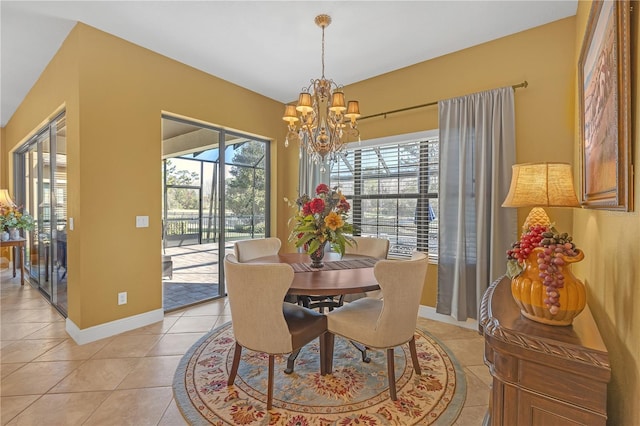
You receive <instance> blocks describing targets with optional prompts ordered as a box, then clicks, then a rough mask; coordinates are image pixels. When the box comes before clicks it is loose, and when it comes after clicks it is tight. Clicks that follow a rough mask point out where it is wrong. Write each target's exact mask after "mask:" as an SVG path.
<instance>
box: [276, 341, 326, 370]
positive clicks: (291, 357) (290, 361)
mask: <svg viewBox="0 0 640 426" xmlns="http://www.w3.org/2000/svg"><path fill="white" fill-rule="evenodd" d="M321 341H322V340H321ZM298 355H300V349H296V350H295V351H293V352H291V353H290V354H289V356H288V357H287V368H285V369H284V372H285V374H291V373H293V367H294V366H295V364H296V358H298Z"/></svg>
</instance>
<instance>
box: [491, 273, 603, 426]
mask: <svg viewBox="0 0 640 426" xmlns="http://www.w3.org/2000/svg"><path fill="white" fill-rule="evenodd" d="M479 327H480V332H481V333H482V334H483V335H484V341H485V343H484V361H485V364H486V365H487V366H488V367H489V371H490V372H491V376H493V384H492V389H491V396H490V400H489V411H488V413H487V416H486V417H485V422H484V424H485V425H492V426H498V425H509V426H511V425H514V426H515V425H538V426H541V425H561V424H562V425H566V424H571V425H589V426H595V425H600V426H605V425H606V422H607V384H608V382H609V380H610V378H611V367H610V365H609V354H608V352H607V348H606V347H605V345H604V343H603V341H602V337H601V336H600V333H599V331H598V327H597V325H596V323H595V321H594V320H593V316H592V315H591V311H589V307H588V306H587V307H586V308H585V309H584V311H582V313H581V314H580V315H578V316H577V317H576V318H575V319H574V320H573V324H572V325H568V326H552V325H546V324H541V323H538V322H535V321H532V320H529V319H527V318H525V317H523V316H522V315H520V310H519V308H518V306H517V305H516V303H515V301H514V300H513V296H512V295H511V280H510V279H509V278H507V277H502V278H500V279H498V280H497V281H496V282H494V283H493V284H492V285H491V286H490V287H489V288H488V289H487V291H486V293H485V294H484V297H483V298H482V303H481V305H480V321H479Z"/></svg>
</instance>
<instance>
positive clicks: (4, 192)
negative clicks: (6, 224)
mask: <svg viewBox="0 0 640 426" xmlns="http://www.w3.org/2000/svg"><path fill="white" fill-rule="evenodd" d="M0 205H4V206H15V205H16V204H15V203H14V202H13V200H12V199H11V197H10V196H9V190H8V189H0Z"/></svg>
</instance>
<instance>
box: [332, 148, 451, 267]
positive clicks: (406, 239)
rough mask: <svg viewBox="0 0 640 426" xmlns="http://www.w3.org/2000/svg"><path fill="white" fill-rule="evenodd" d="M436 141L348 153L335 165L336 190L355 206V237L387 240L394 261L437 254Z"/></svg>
mask: <svg viewBox="0 0 640 426" xmlns="http://www.w3.org/2000/svg"><path fill="white" fill-rule="evenodd" d="M438 153H439V143H438V139H437V138H432V139H425V140H416V141H407V142H401V143H394V144H390V145H383V146H370V147H366V148H358V147H355V148H352V149H348V150H347V151H346V152H345V153H344V154H342V155H341V156H340V157H339V159H338V161H336V162H335V163H333V165H332V168H331V173H330V184H331V186H332V187H333V186H339V187H340V189H341V190H342V193H343V194H344V195H345V196H346V197H347V199H348V200H349V202H350V203H351V206H352V209H351V212H350V213H351V214H350V217H349V220H350V221H352V223H353V224H354V227H355V231H354V235H361V236H370V237H379V238H387V239H389V241H390V249H389V256H390V257H410V256H411V252H412V251H414V250H419V251H424V252H428V253H429V257H431V258H432V259H436V258H437V253H438V163H439V155H438Z"/></svg>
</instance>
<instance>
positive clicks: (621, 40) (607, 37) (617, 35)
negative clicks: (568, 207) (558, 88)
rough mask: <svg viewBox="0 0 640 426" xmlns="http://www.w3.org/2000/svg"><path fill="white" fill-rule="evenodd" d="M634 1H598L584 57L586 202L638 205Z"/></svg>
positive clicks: (581, 86)
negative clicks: (633, 112) (634, 154)
mask: <svg viewBox="0 0 640 426" xmlns="http://www.w3.org/2000/svg"><path fill="white" fill-rule="evenodd" d="M630 7H631V6H630V1H629V0H620V1H603V0H594V2H593V3H592V6H591V11H590V13H589V19H588V21H587V27H586V31H585V36H584V39H583V42H582V49H581V52H580V58H579V60H578V86H579V104H580V112H579V114H580V151H581V152H580V157H581V162H580V163H581V167H580V171H581V173H580V174H581V189H582V190H581V198H582V199H581V201H582V203H581V204H582V206H583V207H587V208H594V209H607V210H622V211H630V210H632V209H633V199H632V194H633V180H632V179H633V177H632V174H633V173H632V164H631V87H630V86H631V77H630V61H631V40H630V22H629V16H630Z"/></svg>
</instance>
